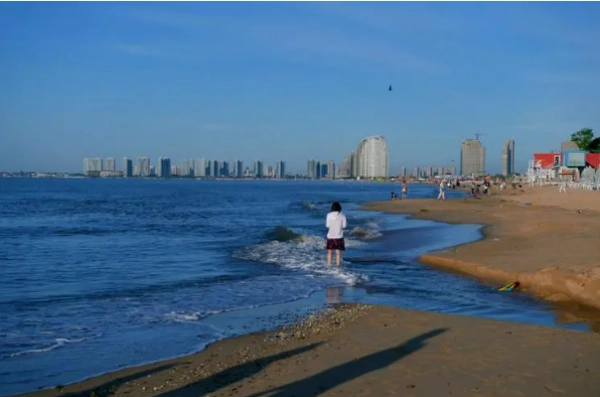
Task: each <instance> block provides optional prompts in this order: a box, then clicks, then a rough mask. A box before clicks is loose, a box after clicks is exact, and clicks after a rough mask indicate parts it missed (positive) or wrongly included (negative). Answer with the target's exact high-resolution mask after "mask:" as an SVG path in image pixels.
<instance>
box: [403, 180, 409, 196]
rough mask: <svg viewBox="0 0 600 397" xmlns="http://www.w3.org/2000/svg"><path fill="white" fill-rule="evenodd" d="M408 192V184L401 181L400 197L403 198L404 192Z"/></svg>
mask: <svg viewBox="0 0 600 397" xmlns="http://www.w3.org/2000/svg"><path fill="white" fill-rule="evenodd" d="M407 193H408V186H407V184H406V181H403V182H402V198H403V199H405V198H407V196H406V194H407Z"/></svg>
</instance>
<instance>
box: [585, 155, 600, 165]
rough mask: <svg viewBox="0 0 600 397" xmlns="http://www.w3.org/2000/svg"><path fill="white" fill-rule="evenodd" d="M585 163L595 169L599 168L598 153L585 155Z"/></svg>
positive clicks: (599, 158) (599, 157) (599, 156)
mask: <svg viewBox="0 0 600 397" xmlns="http://www.w3.org/2000/svg"><path fill="white" fill-rule="evenodd" d="M585 162H586V163H587V164H588V165H590V166H592V167H594V168H595V169H598V168H600V153H586V154H585Z"/></svg>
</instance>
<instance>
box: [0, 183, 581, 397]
mask: <svg viewBox="0 0 600 397" xmlns="http://www.w3.org/2000/svg"><path fill="white" fill-rule="evenodd" d="M392 189H395V190H396V192H398V190H399V189H398V186H397V185H396V186H394V185H392V184H379V183H356V182H333V183H332V182H260V181H239V182H236V181H191V180H185V181H177V180H76V179H74V180H69V179H55V180H43V179H4V180H1V179H0V395H8V394H14V393H21V392H26V391H31V390H36V389H38V388H44V387H54V386H55V385H58V384H66V383H70V382H74V381H78V380H81V379H84V378H87V377H90V376H93V375H98V374H101V373H104V372H107V371H112V370H115V369H118V368H121V367H124V366H131V365H137V364H141V363H146V362H151V361H156V360H161V359H165V358H170V357H174V356H178V355H183V354H186V353H190V352H193V351H197V350H199V349H202V348H203V347H204V346H206V344H208V343H211V342H213V341H215V340H218V339H221V338H224V337H228V336H233V335H238V334H241V333H245V332H252V331H258V330H262V329H265V328H272V327H275V326H277V325H281V324H284V323H286V322H289V321H291V320H293V318H294V317H295V316H297V315H304V314H307V313H310V312H312V311H315V310H318V309H319V308H321V307H323V306H324V305H325V304H327V302H334V301H340V300H343V301H348V302H364V303H374V304H385V305H394V306H400V307H406V308H413V309H421V310H432V311H438V312H445V313H456V314H466V315H474V316H481V317H488V318H496V319H503V320H509V321H521V322H529V323H534V324H543V325H556V326H563V325H561V324H558V323H557V322H556V320H555V314H554V312H553V311H552V308H551V307H549V306H548V305H546V304H544V303H542V302H539V301H535V300H533V299H531V298H529V297H528V296H526V295H523V294H519V293H498V292H496V291H495V290H494V289H492V288H490V287H489V286H485V285H482V284H479V283H477V282H476V281H474V280H472V279H469V278H464V277H460V276H457V275H453V274H448V273H444V272H440V271H436V270H433V269H430V268H427V267H424V266H422V265H420V264H418V263H416V262H415V261H414V258H415V257H417V256H418V255H420V254H422V253H424V252H427V251H431V250H437V249H443V248H445V247H450V246H453V245H456V244H461V243H465V242H469V241H473V240H476V239H479V238H481V233H480V226H477V225H447V224H443V223H437V222H432V221H420V220H407V219H406V218H405V217H404V216H401V215H386V214H382V213H376V212H364V211H361V210H360V203H361V202H364V201H371V200H387V199H389V196H390V191H391V190H392ZM409 194H410V195H411V196H412V197H435V196H436V194H437V188H436V187H435V186H412V187H411V189H410V191H409ZM459 195H460V193H459V192H450V193H449V197H450V198H452V197H458V196H459ZM334 200H338V201H340V202H341V203H342V206H343V210H344V212H345V213H346V215H347V218H348V223H349V229H348V231H347V234H346V238H347V252H346V253H345V257H344V264H343V266H342V268H341V269H337V268H335V267H327V266H326V264H325V251H324V247H325V241H324V235H325V229H324V219H325V215H326V213H327V212H328V210H329V207H330V205H331V202H332V201H334ZM568 327H571V328H578V329H587V327H586V326H585V325H568Z"/></svg>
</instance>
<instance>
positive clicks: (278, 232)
mask: <svg viewBox="0 0 600 397" xmlns="http://www.w3.org/2000/svg"><path fill="white" fill-rule="evenodd" d="M266 237H267V239H268V240H273V241H279V242H286V241H292V240H299V239H302V237H303V236H302V235H301V234H299V233H296V232H295V231H293V230H292V229H290V228H289V227H285V226H276V227H274V228H273V229H271V230H269V231H268V232H267V233H266Z"/></svg>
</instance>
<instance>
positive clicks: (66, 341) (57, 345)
mask: <svg viewBox="0 0 600 397" xmlns="http://www.w3.org/2000/svg"><path fill="white" fill-rule="evenodd" d="M99 336H101V335H100V334H98V335H94V336H91V337H84V338H71V339H69V338H56V339H54V343H52V344H51V345H48V346H45V347H40V348H36V349H29V350H23V351H20V352H15V353H11V354H8V355H7V356H4V357H2V358H3V359H5V358H13V357H20V356H26V355H30V354H41V353H46V352H49V351H52V350H55V349H58V348H60V347H63V346H65V345H68V344H72V343H80V342H84V341H86V340H89V339H93V338H97V337H99Z"/></svg>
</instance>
